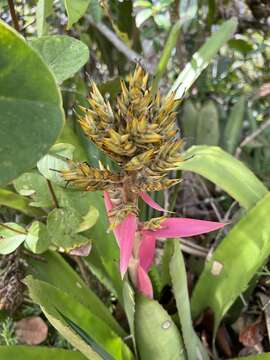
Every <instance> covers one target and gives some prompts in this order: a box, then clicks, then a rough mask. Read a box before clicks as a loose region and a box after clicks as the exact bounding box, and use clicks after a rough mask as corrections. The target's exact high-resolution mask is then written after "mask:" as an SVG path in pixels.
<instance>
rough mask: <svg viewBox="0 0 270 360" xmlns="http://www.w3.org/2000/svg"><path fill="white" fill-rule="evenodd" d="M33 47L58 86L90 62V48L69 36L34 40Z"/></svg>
mask: <svg viewBox="0 0 270 360" xmlns="http://www.w3.org/2000/svg"><path fill="white" fill-rule="evenodd" d="M30 44H31V46H32V47H33V48H34V49H35V50H37V51H38V52H39V54H40V55H41V57H42V58H43V60H44V61H45V63H46V64H47V65H48V67H49V68H50V69H51V71H52V72H53V74H54V75H55V77H56V80H57V82H58V84H61V83H62V82H63V81H64V80H66V79H68V78H70V77H72V76H73V75H74V74H75V73H76V72H77V71H78V70H80V68H81V67H82V66H83V65H84V64H85V63H86V62H87V61H88V58H89V50H88V47H87V46H86V45H85V44H84V43H83V42H81V41H79V40H77V39H74V38H73V37H71V36H67V35H53V36H43V37H40V38H38V39H33V40H31V42H30Z"/></svg>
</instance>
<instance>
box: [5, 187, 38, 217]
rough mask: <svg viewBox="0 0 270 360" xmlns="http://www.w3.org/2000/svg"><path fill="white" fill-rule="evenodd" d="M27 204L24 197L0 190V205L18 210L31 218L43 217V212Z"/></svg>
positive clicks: (27, 201) (27, 200)
mask: <svg viewBox="0 0 270 360" xmlns="http://www.w3.org/2000/svg"><path fill="white" fill-rule="evenodd" d="M29 203H30V201H29V199H27V198H26V197H24V196H21V195H18V194H16V193H14V192H13V191H10V190H7V189H0V205H2V206H7V207H9V208H11V209H15V210H18V211H20V212H22V213H23V214H25V215H28V216H31V217H35V216H42V215H44V212H43V211H41V210H39V209H35V208H33V207H31V206H30V204H29Z"/></svg>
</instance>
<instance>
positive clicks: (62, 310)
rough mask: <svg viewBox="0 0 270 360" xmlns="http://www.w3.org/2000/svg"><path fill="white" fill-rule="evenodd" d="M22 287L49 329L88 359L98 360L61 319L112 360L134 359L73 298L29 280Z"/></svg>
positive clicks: (108, 331)
mask: <svg viewBox="0 0 270 360" xmlns="http://www.w3.org/2000/svg"><path fill="white" fill-rule="evenodd" d="M25 283H26V285H27V286H28V288H29V292H30V296H31V298H32V299H33V300H34V301H35V302H36V303H38V304H39V305H40V306H41V308H42V311H43V312H44V314H45V315H46V317H47V318H48V320H49V321H50V322H51V323H52V325H53V326H54V327H55V328H56V329H57V330H58V331H59V332H60V333H61V334H62V335H63V336H64V337H65V338H66V339H67V340H68V341H70V343H71V344H72V345H73V346H75V347H76V348H77V349H79V350H80V351H81V352H82V353H83V354H84V355H85V356H86V357H87V358H88V359H90V360H92V359H96V358H97V359H99V358H100V356H97V355H96V354H97V352H94V350H93V348H91V347H90V346H89V345H88V344H87V343H86V341H85V340H84V339H83V337H82V336H80V335H79V334H78V332H77V331H74V328H72V330H71V327H70V325H69V324H68V323H67V321H66V320H65V318H67V319H69V321H71V322H72V323H74V324H76V326H77V327H78V328H80V329H81V330H82V331H83V332H84V333H85V334H87V335H89V337H90V338H91V339H92V340H93V341H94V342H95V343H97V345H98V346H99V347H101V348H103V349H104V351H106V352H107V353H109V354H110V355H111V356H112V357H113V358H115V359H119V360H131V359H134V357H133V355H132V353H131V351H130V350H129V348H128V347H127V345H125V343H124V342H123V341H122V339H121V338H120V337H119V336H118V335H117V334H115V333H114V332H113V331H112V330H111V328H109V327H108V325H107V324H106V323H105V322H103V321H102V320H101V319H100V318H99V317H97V316H96V315H94V314H93V312H92V311H91V309H89V308H86V307H84V306H83V305H81V304H80V303H79V302H77V301H76V300H75V298H74V297H72V296H70V295H69V294H67V293H65V292H63V291H61V290H59V289H57V288H56V287H54V286H52V285H50V284H48V283H46V282H43V281H39V280H35V279H34V278H32V277H29V276H28V277H27V278H26V280H25ZM71 335H72V336H71ZM82 344H83V346H82Z"/></svg>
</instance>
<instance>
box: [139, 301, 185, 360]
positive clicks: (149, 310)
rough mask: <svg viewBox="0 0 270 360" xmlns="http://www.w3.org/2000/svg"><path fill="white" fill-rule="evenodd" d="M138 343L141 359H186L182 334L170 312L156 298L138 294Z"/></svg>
mask: <svg viewBox="0 0 270 360" xmlns="http://www.w3.org/2000/svg"><path fill="white" fill-rule="evenodd" d="M135 333H136V344H137V348H138V352H139V354H140V359H141V360H156V359H172V360H185V359H186V357H185V353H184V347H183V343H182V339H181V335H180V333H179V331H178V329H177V327H176V325H175V324H174V322H173V321H172V319H171V317H170V316H169V315H168V313H167V312H166V311H165V310H164V309H163V307H162V306H161V305H160V304H159V303H158V302H157V301H154V300H150V299H148V298H145V297H143V296H142V295H138V297H137V299H136V305H135Z"/></svg>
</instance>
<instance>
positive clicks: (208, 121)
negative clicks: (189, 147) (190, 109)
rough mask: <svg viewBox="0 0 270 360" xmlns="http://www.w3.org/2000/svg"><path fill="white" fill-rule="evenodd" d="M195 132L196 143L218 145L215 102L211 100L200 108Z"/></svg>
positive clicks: (217, 122) (217, 121) (217, 120)
mask: <svg viewBox="0 0 270 360" xmlns="http://www.w3.org/2000/svg"><path fill="white" fill-rule="evenodd" d="M196 133H197V136H196V144H197V145H218V141H219V119H218V111H217V108H216V105H215V103H214V102H213V101H211V100H210V101H208V102H207V103H206V104H205V105H204V106H203V107H202V109H200V112H199V117H198V123H197V132H196Z"/></svg>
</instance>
